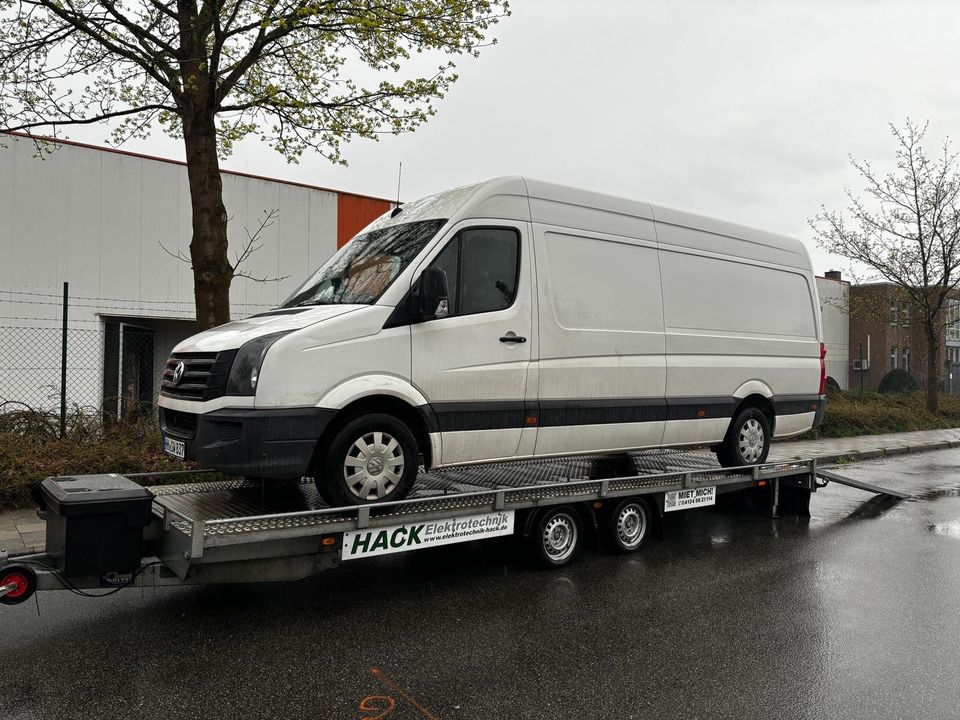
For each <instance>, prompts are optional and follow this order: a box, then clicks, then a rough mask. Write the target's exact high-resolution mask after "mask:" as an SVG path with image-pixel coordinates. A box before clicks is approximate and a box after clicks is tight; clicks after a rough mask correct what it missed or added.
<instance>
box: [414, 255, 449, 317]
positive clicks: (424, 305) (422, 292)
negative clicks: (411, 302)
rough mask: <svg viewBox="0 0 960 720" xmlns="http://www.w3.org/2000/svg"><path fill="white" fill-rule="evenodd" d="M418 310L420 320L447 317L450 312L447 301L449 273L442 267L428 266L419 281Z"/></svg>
mask: <svg viewBox="0 0 960 720" xmlns="http://www.w3.org/2000/svg"><path fill="white" fill-rule="evenodd" d="M417 285H418V287H417V293H416V310H417V319H418V320H434V319H439V318H445V317H447V315H449V314H450V307H449V305H448V302H447V274H446V273H445V272H444V271H443V270H441V269H440V268H427V269H426V270H424V271H423V272H422V273H421V274H420V280H419V281H418V283H417Z"/></svg>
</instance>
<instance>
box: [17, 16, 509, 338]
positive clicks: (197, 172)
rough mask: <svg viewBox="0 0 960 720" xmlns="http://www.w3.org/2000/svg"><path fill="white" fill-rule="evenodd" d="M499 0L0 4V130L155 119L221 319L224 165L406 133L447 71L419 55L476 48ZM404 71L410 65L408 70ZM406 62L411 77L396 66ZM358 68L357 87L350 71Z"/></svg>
mask: <svg viewBox="0 0 960 720" xmlns="http://www.w3.org/2000/svg"><path fill="white" fill-rule="evenodd" d="M508 13H509V8H508V5H507V0H379V1H378V2H376V3H371V2H365V1H364V0H330V1H329V2H328V1H325V0H200V1H199V2H198V0H127V1H126V2H122V3H121V2H117V0H0V130H26V131H32V130H34V129H36V128H47V129H50V130H52V135H53V136H57V133H58V132H60V131H61V128H62V127H64V126H69V125H85V124H91V123H101V122H111V123H112V125H113V127H114V130H113V134H112V139H113V141H114V142H115V143H117V144H120V143H122V142H123V141H125V140H127V139H129V138H132V137H144V136H146V135H148V134H149V132H150V131H151V129H153V127H154V126H155V125H157V124H159V125H160V126H161V127H162V128H163V130H164V131H166V132H167V133H168V134H169V135H171V136H173V137H178V138H181V139H182V140H183V144H184V149H185V153H186V161H187V174H188V178H189V183H190V197H191V203H192V210H193V217H192V219H193V238H192V241H191V243H190V260H191V263H192V265H193V272H194V295H195V300H196V310H197V322H198V324H199V326H200V327H201V328H206V327H211V326H214V325H218V324H220V323H223V322H226V321H228V320H229V318H230V306H229V298H230V296H229V292H230V282H231V280H232V278H233V276H234V268H233V266H232V265H231V263H230V262H229V260H228V257H227V213H226V209H225V207H224V204H223V187H222V184H221V178H220V166H219V160H220V159H221V158H222V157H225V156H227V155H229V153H230V151H231V150H232V148H233V145H234V143H236V142H237V141H238V140H240V139H242V138H244V137H246V136H248V135H250V134H253V133H256V134H259V135H260V137H261V139H262V140H263V141H265V142H268V143H270V144H271V145H272V146H273V148H274V149H275V150H276V151H278V152H279V153H281V154H282V155H283V156H284V157H286V159H287V160H288V161H290V162H295V161H297V160H298V159H299V158H300V157H301V155H302V154H303V153H304V151H306V150H307V149H308V148H309V149H313V150H315V151H317V152H318V153H319V154H321V155H322V156H324V157H326V158H328V159H329V160H331V161H332V162H335V163H342V162H343V157H342V155H341V142H343V141H344V140H349V139H351V138H353V137H364V138H374V139H375V138H376V137H377V136H378V135H379V134H381V133H385V132H386V133H400V132H404V131H409V130H413V129H414V128H416V127H417V126H419V125H420V124H421V123H423V122H425V121H426V119H427V118H428V117H429V116H430V115H432V114H433V113H434V108H433V102H434V101H435V100H438V99H440V98H442V97H443V96H444V93H445V92H446V91H447V90H448V89H449V87H450V86H451V84H452V83H453V82H454V81H455V80H456V77H457V76H456V74H455V72H454V66H453V63H452V62H450V61H446V62H444V63H443V64H442V65H440V67H439V68H436V66H434V69H432V70H429V71H428V72H422V70H423V67H424V61H423V59H422V58H420V57H418V56H419V54H420V53H422V52H423V51H435V52H437V53H440V54H445V55H448V56H456V55H470V56H475V55H477V54H478V52H479V50H480V48H481V47H483V46H484V44H485V43H486V42H487V39H486V34H487V31H488V30H489V29H490V27H491V26H492V25H493V24H495V23H496V22H497V21H498V19H499V18H501V17H504V16H505V15H507V14H508ZM410 66H413V67H412V68H410ZM402 71H406V72H407V73H408V77H406V78H404V77H402V76H401V72H402ZM361 76H362V77H364V78H368V82H366V83H360V82H357V81H356V80H354V79H353V78H355V77H361Z"/></svg>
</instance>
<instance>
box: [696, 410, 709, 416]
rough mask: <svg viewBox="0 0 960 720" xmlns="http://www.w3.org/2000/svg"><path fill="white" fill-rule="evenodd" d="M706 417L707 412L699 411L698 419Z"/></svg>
mask: <svg viewBox="0 0 960 720" xmlns="http://www.w3.org/2000/svg"><path fill="white" fill-rule="evenodd" d="M706 416H707V411H706V410H697V417H706Z"/></svg>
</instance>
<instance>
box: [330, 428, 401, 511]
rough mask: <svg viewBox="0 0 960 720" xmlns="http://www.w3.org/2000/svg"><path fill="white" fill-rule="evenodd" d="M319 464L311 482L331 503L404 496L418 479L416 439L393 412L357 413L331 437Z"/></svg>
mask: <svg viewBox="0 0 960 720" xmlns="http://www.w3.org/2000/svg"><path fill="white" fill-rule="evenodd" d="M323 468H324V473H323V476H322V477H318V478H315V481H316V484H317V486H318V488H319V489H320V493H321V495H323V496H324V497H326V498H328V499H329V501H330V503H331V504H332V505H366V504H368V503H375V502H387V501H392V500H402V499H403V498H405V497H406V496H407V495H408V494H409V493H410V490H411V489H412V488H413V483H414V481H415V480H416V478H417V441H416V438H414V436H413V433H412V432H410V429H409V428H408V427H407V426H406V425H405V424H404V423H403V422H402V421H401V420H400V419H398V418H396V417H394V416H393V415H387V414H384V413H369V414H367V415H361V416H360V417H357V418H354V419H353V420H351V421H350V422H348V423H347V424H346V425H344V426H343V427H342V428H341V429H340V430H339V432H337V434H336V435H335V436H334V438H333V441H332V442H331V443H330V447H329V450H328V452H327V457H326V459H325V461H324V463H323Z"/></svg>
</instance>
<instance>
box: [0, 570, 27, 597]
mask: <svg viewBox="0 0 960 720" xmlns="http://www.w3.org/2000/svg"><path fill="white" fill-rule="evenodd" d="M10 583H14V584H16V587H15V588H14V589H13V590H11V591H10V592H8V593H7V594H6V597H8V598H18V597H20V596H21V595H23V594H24V593H25V592H26V591H27V588H28V587H29V586H30V581H29V580H27V576H26V575H24V574H23V573H19V572H13V573H10V574H9V575H4V577H3V579H2V580H0V585H9V584H10Z"/></svg>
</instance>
